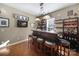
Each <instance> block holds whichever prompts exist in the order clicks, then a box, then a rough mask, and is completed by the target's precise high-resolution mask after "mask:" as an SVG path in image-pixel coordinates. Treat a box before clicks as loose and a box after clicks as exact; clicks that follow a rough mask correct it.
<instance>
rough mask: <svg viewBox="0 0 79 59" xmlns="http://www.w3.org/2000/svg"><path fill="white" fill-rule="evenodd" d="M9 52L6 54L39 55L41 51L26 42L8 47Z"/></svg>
mask: <svg viewBox="0 0 79 59" xmlns="http://www.w3.org/2000/svg"><path fill="white" fill-rule="evenodd" d="M8 48H9V49H10V53H9V54H8V56H41V55H42V53H41V52H38V51H36V50H35V49H33V48H31V47H29V45H28V43H27V42H23V43H20V44H16V45H13V46H10V47H8Z"/></svg>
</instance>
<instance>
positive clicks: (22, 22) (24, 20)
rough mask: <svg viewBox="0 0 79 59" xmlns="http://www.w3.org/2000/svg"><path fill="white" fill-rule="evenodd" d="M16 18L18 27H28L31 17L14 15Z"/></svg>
mask: <svg viewBox="0 0 79 59" xmlns="http://www.w3.org/2000/svg"><path fill="white" fill-rule="evenodd" d="M13 16H14V18H15V19H16V20H17V27H28V21H29V17H27V16H23V15H18V14H13Z"/></svg>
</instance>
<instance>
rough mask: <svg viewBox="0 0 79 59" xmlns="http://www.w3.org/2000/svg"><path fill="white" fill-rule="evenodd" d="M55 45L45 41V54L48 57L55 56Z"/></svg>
mask: <svg viewBox="0 0 79 59" xmlns="http://www.w3.org/2000/svg"><path fill="white" fill-rule="evenodd" d="M55 45H56V44H55V43H52V42H49V41H45V54H47V55H55V51H54V49H55Z"/></svg>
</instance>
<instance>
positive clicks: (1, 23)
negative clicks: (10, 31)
mask: <svg viewBox="0 0 79 59" xmlns="http://www.w3.org/2000/svg"><path fill="white" fill-rule="evenodd" d="M0 27H9V19H8V18H3V17H0Z"/></svg>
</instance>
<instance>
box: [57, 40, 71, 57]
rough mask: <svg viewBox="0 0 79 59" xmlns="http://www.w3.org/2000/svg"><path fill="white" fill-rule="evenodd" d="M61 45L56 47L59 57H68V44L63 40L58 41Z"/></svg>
mask: <svg viewBox="0 0 79 59" xmlns="http://www.w3.org/2000/svg"><path fill="white" fill-rule="evenodd" d="M60 41H61V44H60V45H59V46H58V52H59V56H69V55H70V42H68V41H67V40H64V39H60Z"/></svg>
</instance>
